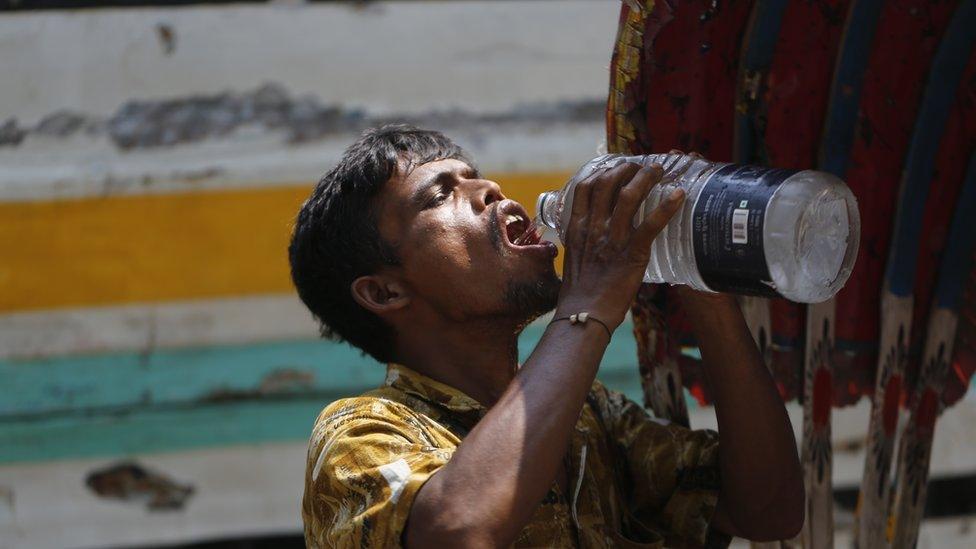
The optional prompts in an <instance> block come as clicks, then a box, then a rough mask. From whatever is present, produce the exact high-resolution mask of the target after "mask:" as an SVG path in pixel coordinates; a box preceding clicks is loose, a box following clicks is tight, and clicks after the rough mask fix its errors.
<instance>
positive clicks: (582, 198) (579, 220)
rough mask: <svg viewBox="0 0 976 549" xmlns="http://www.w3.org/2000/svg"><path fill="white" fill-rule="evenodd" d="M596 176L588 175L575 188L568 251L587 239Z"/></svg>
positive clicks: (570, 215)
mask: <svg viewBox="0 0 976 549" xmlns="http://www.w3.org/2000/svg"><path fill="white" fill-rule="evenodd" d="M594 178H595V177H594V176H591V177H587V178H586V179H584V180H582V181H580V182H579V183H577V184H576V186H575V187H574V188H573V209H572V210H570V212H569V223H568V225H567V227H566V242H565V244H566V248H567V252H568V249H569V248H570V247H572V246H575V245H577V244H578V243H582V242H584V241H585V240H586V228H587V226H588V219H589V215H590V195H591V193H592V191H593V180H594ZM581 239H582V240H581Z"/></svg>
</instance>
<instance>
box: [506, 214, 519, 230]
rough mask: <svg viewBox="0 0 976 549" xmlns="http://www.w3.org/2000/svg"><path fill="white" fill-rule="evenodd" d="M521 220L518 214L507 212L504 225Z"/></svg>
mask: <svg viewBox="0 0 976 549" xmlns="http://www.w3.org/2000/svg"><path fill="white" fill-rule="evenodd" d="M518 221H522V217H521V216H518V215H513V214H508V215H507V216H505V226H506V227H508V226H509V225H511V224H512V223H515V222H518Z"/></svg>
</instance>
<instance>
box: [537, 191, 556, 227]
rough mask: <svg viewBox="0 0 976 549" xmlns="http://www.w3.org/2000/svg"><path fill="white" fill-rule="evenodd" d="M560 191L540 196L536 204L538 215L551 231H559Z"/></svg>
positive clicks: (548, 192)
mask: <svg viewBox="0 0 976 549" xmlns="http://www.w3.org/2000/svg"><path fill="white" fill-rule="evenodd" d="M560 194H561V193H560V192H559V191H547V192H544V193H542V194H540V195H539V199H538V200H536V203H535V211H536V215H537V216H539V220H541V221H542V224H543V225H545V226H546V227H549V228H550V229H555V230H558V229H559V203H560Z"/></svg>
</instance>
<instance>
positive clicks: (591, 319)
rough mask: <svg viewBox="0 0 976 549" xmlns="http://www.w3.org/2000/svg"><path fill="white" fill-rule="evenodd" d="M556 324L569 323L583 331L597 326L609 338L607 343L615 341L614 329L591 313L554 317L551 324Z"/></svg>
mask: <svg viewBox="0 0 976 549" xmlns="http://www.w3.org/2000/svg"><path fill="white" fill-rule="evenodd" d="M554 322H568V323H569V324H570V326H579V327H581V328H583V329H587V328H589V327H591V326H597V327H598V328H599V329H600V330H602V331H603V333H605V334H606V336H607V343H608V344H609V343H610V340H611V339H613V328H611V327H610V326H609V325H608V324H607V323H606V322H604V321H602V320H600V319H599V318H598V317H596V316H593V315H591V314H590V313H589V311H580V312H578V313H573V314H570V315H567V316H558V315H556V316H554V317H553V319H552V321H550V324H552V323H554Z"/></svg>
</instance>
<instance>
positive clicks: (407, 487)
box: [302, 365, 719, 548]
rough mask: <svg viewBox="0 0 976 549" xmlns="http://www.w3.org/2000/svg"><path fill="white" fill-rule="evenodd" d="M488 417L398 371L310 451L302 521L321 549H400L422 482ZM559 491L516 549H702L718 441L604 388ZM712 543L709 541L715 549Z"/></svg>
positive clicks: (334, 421)
mask: <svg viewBox="0 0 976 549" xmlns="http://www.w3.org/2000/svg"><path fill="white" fill-rule="evenodd" d="M485 411H486V410H485V408H484V407H483V406H481V405H480V404H479V403H478V402H476V401H475V400H473V399H472V398H470V397H468V396H466V395H464V394H463V393H461V392H460V391H458V390H456V389H454V388H452V387H449V386H447V385H444V384H442V383H438V382H437V381H434V380H432V379H430V378H428V377H425V376H423V375H421V374H419V373H417V372H414V371H412V370H410V369H408V368H406V367H404V366H398V365H390V366H389V368H388V369H387V377H386V382H385V383H384V385H383V386H382V387H380V388H379V389H376V390H373V391H370V392H367V393H365V394H363V395H361V396H358V397H355V398H347V399H341V400H337V401H335V402H333V403H332V404H330V405H328V406H327V407H326V408H325V409H324V410H322V412H321V413H320V414H319V417H318V419H316V421H315V426H314V428H313V431H312V436H311V439H310V440H309V447H308V461H307V466H306V472H305V494H304V497H303V499H302V519H303V521H304V523H305V541H306V545H307V546H308V547H311V548H319V547H397V546H400V544H401V535H402V534H403V529H404V526H405V524H406V521H407V516H408V515H409V513H410V505H411V504H412V502H413V500H414V497H416V495H417V492H418V491H419V490H420V487H421V486H423V484H424V482H425V481H426V480H427V479H428V478H430V476H431V475H433V474H434V473H436V472H437V470H438V469H440V468H441V467H443V466H444V464H446V463H447V462H448V460H450V459H451V456H452V454H453V453H454V451H455V450H456V449H457V447H458V446H459V445H460V444H461V441H462V440H463V439H464V436H465V435H466V434H467V433H468V431H470V430H471V428H472V427H474V425H475V423H477V421H478V420H479V419H480V418H481V417H482V416H483V415H484V414H485ZM570 463H571V467H570V471H569V477H570V478H569V480H570V484H569V486H570V488H571V490H570V493H569V494H563V493H561V492H560V490H559V488H558V486H556V485H555V484H554V485H553V487H552V488H551V489H550V491H549V494H548V495H547V496H546V497H545V498H544V499H543V500H542V501H540V502H539V507H538V509H537V510H536V512H535V515H534V516H533V517H532V519H531V520H530V521H529V523H528V524H527V525H526V526H525V528H524V529H523V530H522V533H521V535H520V536H519V538H518V539H517V540H516V542H515V544H514V547H635V546H637V547H665V546H667V547H674V546H678V547H700V546H703V545H704V544H705V540H706V535H707V532H708V522H709V520H710V519H711V516H712V513H713V511H714V509H715V504H716V500H717V498H718V485H719V479H718V475H719V473H718V436H717V435H716V433H715V432H713V431H692V430H689V429H686V428H684V427H680V426H678V425H675V424H669V423H667V422H666V421H661V420H656V419H653V418H651V417H650V416H649V415H647V413H646V412H645V411H644V409H643V408H641V407H640V406H638V405H637V404H635V403H634V402H632V401H630V400H628V399H627V398H625V397H624V396H623V395H621V394H620V393H616V392H614V391H610V390H607V389H606V388H604V387H603V386H602V385H601V384H600V383H599V382H596V383H594V384H593V387H592V389H591V391H590V393H589V396H588V397H587V401H586V403H585V405H584V406H583V410H582V411H581V413H580V418H579V421H578V422H577V423H576V428H575V430H574V432H573V435H572V441H571V444H570ZM712 541H714V536H712V537H710V538H709V545H711V542H712Z"/></svg>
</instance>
